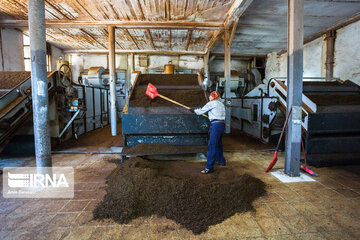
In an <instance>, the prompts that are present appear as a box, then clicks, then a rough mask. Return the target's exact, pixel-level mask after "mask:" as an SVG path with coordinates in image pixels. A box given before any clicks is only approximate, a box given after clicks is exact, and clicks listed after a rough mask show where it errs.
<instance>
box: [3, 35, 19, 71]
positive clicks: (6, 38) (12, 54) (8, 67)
mask: <svg viewBox="0 0 360 240" xmlns="http://www.w3.org/2000/svg"><path fill="white" fill-rule="evenodd" d="M1 46H2V47H1V53H0V55H1V56H0V58H1V64H0V70H1V71H24V70H25V65H24V42H23V33H22V32H21V31H18V30H14V29H1Z"/></svg>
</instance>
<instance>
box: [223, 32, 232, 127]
mask: <svg viewBox="0 0 360 240" xmlns="http://www.w3.org/2000/svg"><path fill="white" fill-rule="evenodd" d="M229 38H230V31H229V29H225V32H224V78H225V114H226V115H225V123H226V130H225V132H226V133H230V123H231V98H230V80H231V79H230V77H231V76H230V74H231V51H230V44H229Z"/></svg>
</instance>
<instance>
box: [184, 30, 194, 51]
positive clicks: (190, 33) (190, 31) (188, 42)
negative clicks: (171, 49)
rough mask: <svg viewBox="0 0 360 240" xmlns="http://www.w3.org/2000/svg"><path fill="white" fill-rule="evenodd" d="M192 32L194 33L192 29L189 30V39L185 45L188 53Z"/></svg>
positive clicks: (187, 38)
mask: <svg viewBox="0 0 360 240" xmlns="http://www.w3.org/2000/svg"><path fill="white" fill-rule="evenodd" d="M192 32H193V30H192V29H189V30H188V34H187V37H186V45H185V50H186V51H187V50H188V48H189V45H190V41H191V35H192Z"/></svg>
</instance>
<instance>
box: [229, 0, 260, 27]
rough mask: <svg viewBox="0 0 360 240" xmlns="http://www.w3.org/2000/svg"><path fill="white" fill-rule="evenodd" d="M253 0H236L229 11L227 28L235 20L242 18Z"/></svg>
mask: <svg viewBox="0 0 360 240" xmlns="http://www.w3.org/2000/svg"><path fill="white" fill-rule="evenodd" d="M252 1H253V0H235V1H234V3H233V4H232V5H231V7H230V9H229V11H228V12H227V15H228V17H227V18H226V20H225V22H224V26H225V28H229V27H230V26H231V24H232V22H233V21H235V20H236V19H238V18H240V16H241V15H242V14H243V13H244V12H245V11H246V9H247V8H248V7H249V6H250V4H251V3H252Z"/></svg>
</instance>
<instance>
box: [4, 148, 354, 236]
mask: <svg viewBox="0 0 360 240" xmlns="http://www.w3.org/2000/svg"><path fill="white" fill-rule="evenodd" d="M272 154H273V153H272V152H257V151H255V152H232V153H226V158H227V159H228V162H229V165H231V164H232V163H234V162H238V164H239V165H240V166H241V169H240V168H239V171H244V170H245V171H246V172H248V173H250V174H252V175H254V176H256V177H258V178H260V179H262V180H263V181H264V182H266V183H267V184H268V186H267V191H268V194H267V195H266V196H264V197H261V198H260V199H258V200H256V201H255V202H254V207H255V209H256V211H254V212H247V213H244V214H235V215H234V216H232V217H230V218H228V219H226V220H225V221H224V222H222V223H221V224H218V225H215V226H210V227H209V229H208V231H207V232H205V233H203V234H201V235H196V236H195V235H193V234H192V232H190V231H188V230H186V229H184V228H182V227H181V226H179V225H178V224H177V223H176V222H174V221H172V220H168V219H166V218H164V217H157V216H151V217H148V218H145V217H144V218H138V219H136V220H133V221H132V222H130V223H129V224H126V225H119V224H117V223H115V222H113V221H112V220H108V221H95V220H92V210H93V209H94V207H95V206H96V204H97V202H98V201H101V199H102V198H103V196H104V194H105V190H104V186H105V178H106V176H107V175H109V174H110V172H111V171H112V170H113V169H114V168H115V166H116V165H115V164H114V163H111V162H108V161H106V159H108V158H109V157H113V158H114V157H117V156H116V155H114V156H112V155H89V154H77V155H53V162H54V165H55V166H73V167H75V197H74V199H71V200H61V199H57V200H55V199H53V200H37V199H30V200H29V199H28V200H26V199H22V200H18V199H4V198H3V197H2V196H1V199H0V229H1V230H0V239H360V207H359V204H360V175H359V171H357V170H358V169H359V167H358V166H355V167H354V166H353V167H338V168H321V169H314V171H316V172H317V173H318V174H319V177H318V178H316V180H317V181H316V182H305V183H286V184H285V183H281V182H280V181H279V180H277V179H276V178H275V177H273V176H272V175H271V174H268V173H264V169H265V168H266V167H267V165H268V164H269V162H270V161H271V159H272ZM28 165H29V164H28ZM30 165H31V164H30ZM282 166H283V154H280V157H279V162H278V163H277V165H276V168H281V167H282ZM1 181H2V180H1ZM1 186H2V183H1ZM229 201H231V199H229Z"/></svg>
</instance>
